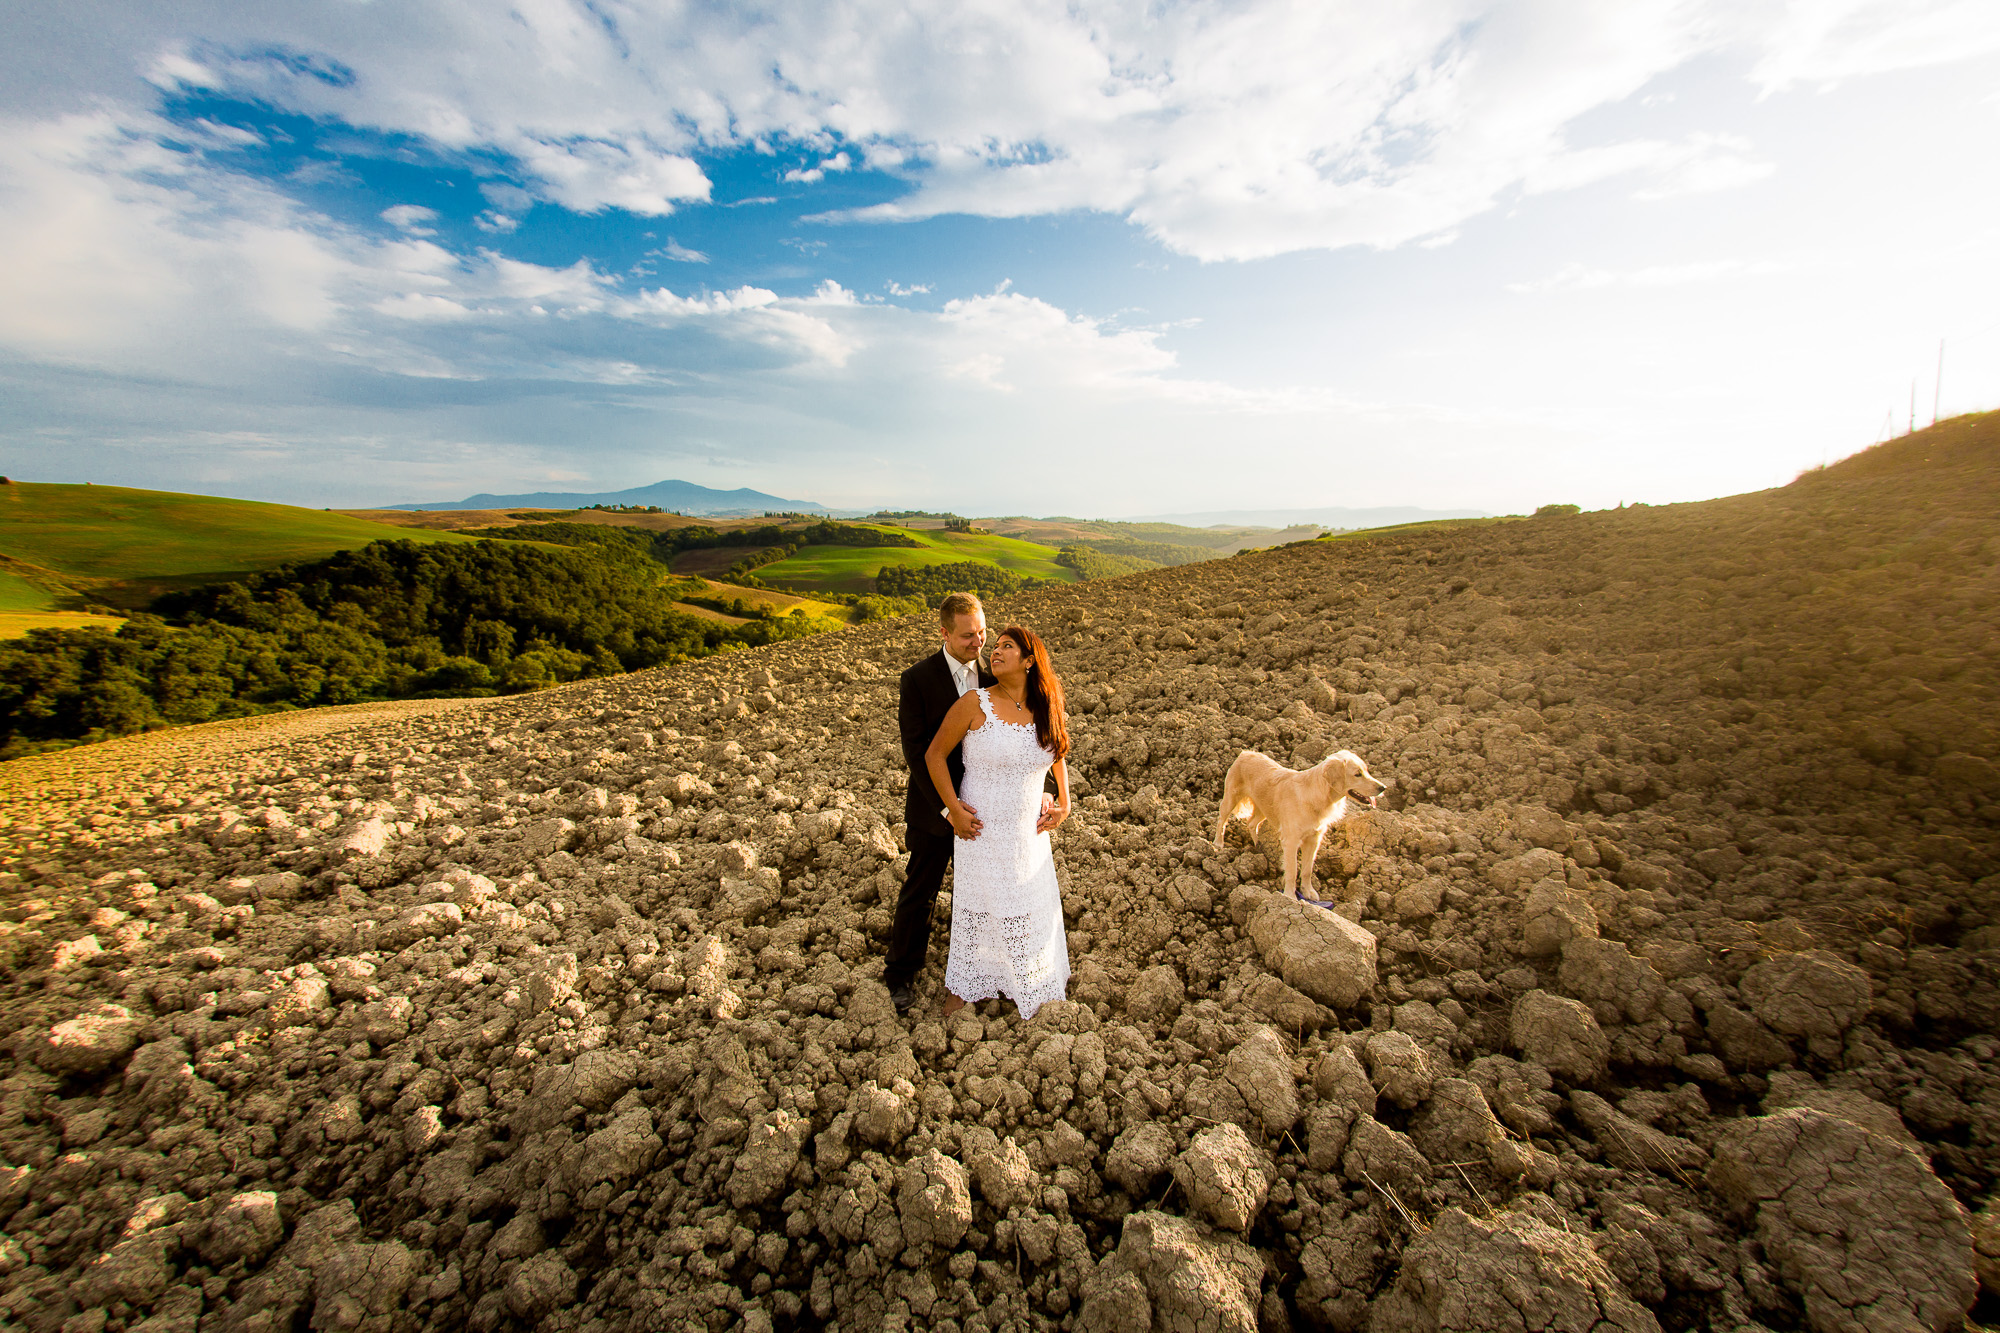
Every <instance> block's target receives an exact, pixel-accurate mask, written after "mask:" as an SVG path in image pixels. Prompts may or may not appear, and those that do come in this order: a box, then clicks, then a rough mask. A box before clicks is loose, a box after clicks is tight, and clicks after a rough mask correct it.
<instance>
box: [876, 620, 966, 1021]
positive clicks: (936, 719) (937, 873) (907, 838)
mask: <svg viewBox="0 0 2000 1333" xmlns="http://www.w3.org/2000/svg"><path fill="white" fill-rule="evenodd" d="M979 683H980V684H981V685H991V684H992V683H993V678H992V677H991V676H989V675H987V674H986V673H985V672H984V671H981V672H980V673H979ZM957 702H958V684H957V682H956V681H954V680H953V679H952V677H951V667H950V666H949V665H947V664H946V661H945V655H944V653H943V652H942V651H939V652H935V653H932V654H931V655H930V656H928V657H926V658H924V659H923V660H921V661H919V662H918V663H916V665H914V666H912V667H911V668H910V669H909V670H907V671H905V672H904V673H903V680H902V690H901V694H900V696H899V698H898V700H897V704H896V727H897V730H898V731H899V732H900V733H901V735H902V741H903V761H904V762H905V763H907V764H908V765H909V766H910V787H909V793H908V795H907V796H905V797H904V800H903V842H904V844H905V845H906V846H907V847H908V848H909V849H910V867H909V873H908V874H907V875H906V876H905V878H904V880H903V891H902V893H900V894H899V895H897V898H896V924H895V925H894V926H893V927H892V928H891V929H890V933H889V957H888V959H887V960H886V961H885V962H884V964H883V966H882V982H883V984H884V985H886V986H887V987H888V988H889V989H890V990H895V989H896V988H897V987H899V986H907V985H909V984H910V981H911V980H912V979H913V978H914V977H915V976H916V975H917V972H918V971H919V970H920V969H921V968H922V967H923V965H924V958H925V957H926V956H927V955H928V954H929V953H930V947H931V908H932V907H934V906H935V905H936V904H937V896H938V890H939V889H940V888H942V887H943V886H944V872H945V869H946V868H947V867H948V866H950V865H951V851H952V845H953V834H952V831H951V821H950V820H948V819H946V818H945V817H944V797H943V796H942V795H940V794H939V793H938V790H937V787H936V785H935V784H933V783H932V782H931V775H930V768H929V766H928V765H927V764H926V763H925V762H924V755H925V752H927V751H928V750H929V749H930V748H931V738H932V737H934V736H936V735H937V731H938V727H940V726H941V725H943V723H944V715H945V714H946V713H949V712H950V711H951V706H952V705H953V704H955V703H957ZM945 767H946V769H947V770H948V771H949V772H950V774H951V781H952V785H953V786H954V787H956V786H958V785H959V784H960V783H962V782H963V781H964V780H965V756H964V755H963V753H961V752H960V751H959V750H953V751H952V752H951V754H950V755H949V756H948V757H947V758H946V760H945Z"/></svg>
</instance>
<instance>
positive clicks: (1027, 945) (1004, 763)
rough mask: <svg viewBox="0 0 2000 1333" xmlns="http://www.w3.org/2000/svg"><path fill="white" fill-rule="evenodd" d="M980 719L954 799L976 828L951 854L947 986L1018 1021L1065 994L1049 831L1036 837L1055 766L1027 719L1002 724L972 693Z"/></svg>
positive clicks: (1065, 958)
mask: <svg viewBox="0 0 2000 1333" xmlns="http://www.w3.org/2000/svg"><path fill="white" fill-rule="evenodd" d="M979 707H980V710H981V711H982V712H984V713H985V714H986V720H985V722H984V723H983V724H982V725H981V726H980V727H979V728H978V729H977V730H975V731H968V732H966V733H965V781H964V782H963V784H962V785H961V787H960V790H959V799H961V800H963V801H964V802H965V803H966V804H967V805H969V806H971V807H972V808H973V810H975V811H976V812H977V813H978V816H979V822H980V832H979V836H978V837H977V838H974V839H973V840H972V841H970V842H967V841H966V840H965V839H963V838H960V839H958V840H957V841H956V842H955V844H954V845H953V848H952V872H951V873H952V890H951V954H950V956H949V958H948V959H947V960H946V963H945V969H944V984H945V989H947V990H949V991H950V992H951V993H952V994H953V995H956V996H958V998H959V999H961V1000H964V1001H966V1002H967V1003H972V1002H975V1001H978V1000H990V999H993V998H994V997H996V996H1001V995H1004V996H1006V997H1007V998H1008V999H1010V1000H1012V1001H1013V1002H1014V1003H1015V1005H1016V1006H1018V1007H1019V1008H1020V1010H1021V1017H1022V1018H1023V1019H1029V1018H1033V1017H1034V1016H1035V1010H1037V1009H1039V1008H1041V1007H1042V1006H1043V1005H1044V1004H1047V1003H1048V1002H1049V1001H1050V1000H1060V999H1062V998H1063V995H1064V993H1065V992H1066V991H1067V990H1068V988H1069V941H1068V940H1067V939H1066V938H1065V937H1064V935H1063V914H1062V890H1061V889H1060V888H1059V887H1058V886H1057V885H1056V863H1055V856H1054V854H1053V853H1052V852H1051V851H1050V849H1049V835H1048V834H1046V833H1037V832H1035V823H1036V821H1037V820H1038V819H1039V818H1040V817H1041V810H1042V779H1043V777H1045V776H1046V775H1047V773H1048V771H1049V767H1050V764H1051V763H1052V762H1053V759H1052V757H1051V756H1050V754H1049V752H1048V751H1047V750H1045V749H1043V748H1042V747H1041V745H1040V744H1038V743H1037V742H1036V740H1035V728H1034V726H1033V725H1032V724H1029V723H1018V722H1002V721H1001V720H1000V719H999V718H997V717H995V716H994V714H993V700H992V698H991V696H989V695H988V694H987V692H986V691H985V690H983V689H982V690H980V691H979Z"/></svg>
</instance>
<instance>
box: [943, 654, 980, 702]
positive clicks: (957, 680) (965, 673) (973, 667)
mask: <svg viewBox="0 0 2000 1333" xmlns="http://www.w3.org/2000/svg"><path fill="white" fill-rule="evenodd" d="M938 651H939V652H940V653H944V664H945V665H946V666H948V667H950V668H951V681H952V684H954V685H956V686H957V687H958V697H959V698H961V699H963V698H964V697H965V695H966V693H967V691H969V690H971V689H972V688H973V687H974V686H976V685H978V684H979V661H978V659H977V658H975V659H973V660H972V661H970V662H961V661H959V660H958V659H957V658H956V657H953V656H952V655H951V654H950V653H948V652H945V650H944V649H942V648H940V649H938Z"/></svg>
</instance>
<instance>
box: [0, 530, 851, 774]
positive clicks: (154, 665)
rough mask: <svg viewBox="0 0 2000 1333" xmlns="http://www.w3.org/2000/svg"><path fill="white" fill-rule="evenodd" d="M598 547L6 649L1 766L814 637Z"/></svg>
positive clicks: (307, 593) (462, 553) (620, 543)
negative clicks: (184, 732)
mask: <svg viewBox="0 0 2000 1333" xmlns="http://www.w3.org/2000/svg"><path fill="white" fill-rule="evenodd" d="M564 526H574V527H583V525H564ZM514 531H519V530H518V529H512V530H510V532H514ZM584 531H586V532H596V531H607V532H610V531H617V530H615V529H607V530H598V529H590V528H587V527H585V528H584ZM557 535H558V534H554V533H546V534H543V539H544V540H546V539H548V538H550V537H555V536H557ZM562 535H564V536H568V535H571V534H562ZM662 535H667V534H662ZM648 540H650V538H649V539H648ZM589 541H590V543H591V549H590V550H550V549H547V548H545V547H542V546H535V545H529V544H527V543H525V542H497V541H488V542H480V543H478V544H477V545H469V546H440V545H419V544H417V543H414V542H408V541H387V542H376V543H374V544H372V545H370V546H367V547H364V548H362V549H360V550H358V551H342V552H340V553H339V554H336V555H334V556H332V557H330V558H328V559H325V560H318V561H311V562H304V563H299V564H294V565H287V566H284V567H282V568H280V569H277V570H273V571H271V572H270V573H267V574H260V575H257V576H254V577H252V578H249V579H247V580H245V581H243V582H241V583H224V584H216V585H212V586H209V587H206V588H199V589H196V590H194V591H192V592H187V593H179V594H175V595H172V596H170V597H167V598H163V599H161V601H159V602H157V603H155V604H154V608H153V609H154V610H155V611H156V612H158V613H159V614H158V615H145V616H138V617H135V618H134V619H133V620H131V621H130V622H128V623H127V624H126V625H125V626H124V627H123V628H121V629H120V630H119V631H118V632H117V633H116V634H112V633H107V632H106V631H103V630H35V631H33V632H32V633H31V634H30V635H29V636H28V637H27V638H26V639H23V640H17V641H13V642H9V643H4V644H0V758H12V757H14V756H16V755H21V754H28V753H32V752H34V751H38V750H47V749H56V748H60V747H62V746H64V745H68V744H76V743H79V742H87V741H94V740H102V739H106V738H108V737H111V736H119V735H125V734H127V733H130V732H135V731H143V730H146V729H149V728H152V727H158V726H164V725H167V724H171V723H187V722H206V721H210V720H213V719H217V718H228V717H241V716H245V715H248V714H253V713H262V712H268V711H271V710H273V709H280V708H295V707H308V706H311V705H315V704H341V703H355V702H359V701H362V700H368V699H408V698H426V697H435V696H441V695H482V694H495V693H512V692H516V691H522V690H531V689H535V688H538V687H540V686H544V685H550V684H554V683H556V682H559V681H567V680H577V679H580V678H583V677H586V676H607V675H615V674H617V673H618V672H621V671H632V670H637V669H639V668H641V667H649V666H657V665H660V664H662V663H667V662H677V661H683V660H686V659H689V658H695V657H702V656H706V655H708V654H710V653H714V652H718V651H722V650H724V649H727V648H731V647H737V646H751V645H756V644H763V643H770V642H774V641H776V640H779V639H786V638H797V637H801V636H803V635H805V634H808V633H810V632H812V626H811V625H810V624H809V622H808V621H807V619H806V618H805V617H804V616H798V615H794V616H787V617H782V618H778V619H772V620H759V621H754V622H752V623H750V624H747V625H741V626H733V625H723V624H719V623H715V622H710V621H705V620H701V619H698V618H696V617H693V616H689V615H686V614H685V613H683V612H680V611H677V610H675V609H674V608H673V605H672V594H671V591H670V590H669V589H667V588H664V587H662V586H660V583H659V574H660V570H659V566H658V565H657V564H656V563H654V562H653V560H652V559H650V558H649V553H648V552H645V551H642V550H639V549H637V548H636V545H635V544H630V543H628V542H626V541H625V540H623V539H614V540H613V541H610V542H604V541H602V540H601V539H598V538H595V537H592V538H590V539H589ZM621 547H624V548H627V549H629V550H630V551H631V555H630V556H626V555H625V554H624V551H621V550H620V549H619V548H621ZM600 552H601V553H603V554H605V555H609V556H610V558H608V559H606V558H599V554H600ZM633 556H636V557H637V558H636V559H634V558H632V557H633ZM170 622H171V623H170Z"/></svg>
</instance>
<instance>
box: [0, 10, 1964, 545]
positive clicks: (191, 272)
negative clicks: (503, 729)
mask: <svg viewBox="0 0 2000 1333" xmlns="http://www.w3.org/2000/svg"><path fill="white" fill-rule="evenodd" d="M30 11H34V12H30ZM0 119H4V122H5V123H4V124H0V246H4V247H5V249H6V253H8V254H9V255H10V257H11V258H10V263H9V264H8V265H6V266H5V268H4V271H0V471H5V472H6V473H8V474H10V475H15V476H20V477H25V478H28V479H30V480H36V479H39V480H47V481H84V480H89V481H96V482H100V483H116V484H125V485H138V486H158V487H164V488H169V489H184V490H197V491H205V492H211V493H218V494H230V495H242V496H248V497H254V498H262V499H275V500H284V501H289V502H292V503H299V504H308V505H315V506H319V505H326V506H335V507H339V506H359V505H368V504H374V503H389V502H399V501H411V500H422V499H444V498H453V497H457V496H462V495H466V494H471V493H474V492H479V491H487V492H498V493H506V492H514V491H530V490H544V489H577V490H601V489H615V488H619V487H624V486H632V485H640V484H644V483H646V482H651V481H656V480H660V479H663V478H666V477H679V478H683V479H686V480H690V481H696V482H700V483H703V484H707V485H711V486H718V487H725V488H730V487H736V486H744V485H748V486H754V487H757V488H759V489H762V490H766V491H771V492H774V493H777V494H780V495H786V496H791V497H796V498H805V499H813V500H818V501H820V502H822V503H826V504H830V505H836V506H872V505H876V504H892V505H911V506H919V507H924V508H951V509H955V510H958V511H960V512H966V513H1014V512H1033V513H1058V512H1061V513H1083V514H1095V515H1104V516H1119V515H1133V514H1144V513H1159V512H1184V511H1190V510H1216V509H1272V508H1279V507H1292V506H1371V505H1390V504H1395V505H1423V506H1432V507H1447V506H1449V507H1471V508H1477V509H1483V510H1488V511H1493V512H1512V511H1520V510H1523V509H1526V508H1531V507H1533V506H1534V505H1536V504H1540V503H1545V502H1548V501H1553V500H1565V501H1574V502H1577V503H1582V504H1585V505H1587V506H1592V507H1595V506H1600V505H1610V504H1614V503H1617V502H1619V501H1621V500H1627V501H1629V500H1647V501H1651V502H1656V503H1658V502H1666V501H1673V500H1683V499H1698V498H1704V497H1708V496H1713V495H1720V494H1728V493H1733V492H1737V491H1743V490H1749V489H1755V488H1758V487H1762V486H1768V485H1775V484H1781V483H1782V482H1784V481H1786V480H1789V479H1790V477H1791V476H1792V475H1794V474H1795V473H1796V472H1797V471H1798V470H1800V469H1801V468H1803V467H1806V466H1810V465H1811V464H1813V463H1817V462H1820V461H1822V460H1824V459H1826V458H1829V457H1838V456H1840V455H1842V454H1845V453H1848V452H1852V451H1853V450H1855V449H1858V448H1861V447H1864V446H1866V445H1867V444H1869V443H1871V442H1873V441H1874V440H1875V439H1876V438H1878V437H1879V436H1880V435H1881V434H1882V433H1883V431H1884V430H1885V428H1887V427H1888V426H1890V425H1892V424H1893V425H1894V426H1895V427H1897V428H1900V427H1901V426H1902V425H1903V424H1906V422H1907V417H1908V412H1909V399H1910V394H1911V387H1912V384H1913V383H1915V385H1916V391H1917V398H1918V409H1919V417H1920V418H1921V419H1924V420H1927V419H1928V418H1929V416H1930V412H1931V406H1932V402H1933V395H1934V394H1936V395H1937V396H1938V399H1939V401H1940V403H1941V408H1942V410H1943V411H1944V412H1945V413H1946V414H1950V413H1952V412H1957V411H1967V410H1974V409H1986V408H1990V407H1993V406H1995V405H2000V315H1996V314H1995V313H1994V309H1995V305H1996V303H1995V301H1994V296H1995V293H1996V290H2000V282H1996V280H2000V244H1996V242H2000V185H1996V184H1995V182H1994V179H1993V177H1992V173H1991V172H1990V170H1988V166H1987V164H1989V163H1990V162H1991V161H1993V160H1995V158H1996V155H2000V14H1996V13H1995V12H1994V11H1993V7H1992V6H1991V5H1990V4H1973V3H1958V2H1956V0H1939V2H1938V3H1921V2H1917V3H1871V2H1869V0H1822V2H1819V3H1803V2H1801V3H1779V4H1768V5H1767V4H1747V5H1745V4H1729V5H1721V4H1715V5H1703V4H1689V3H1657V4H1653V3H1637V2H1635V3H1622V4H1620V5H1616V6H1604V5H1587V4H1575V3H1502V4H1493V3H1486V4H1481V3H1451V2H1448V0H1447V2H1444V3H1431V4H1421V5H1413V6H1395V7H1382V6H1358V5H1324V6H1301V5H1297V4H1295V3H1283V4H1278V3H1242V4H1237V5H1231V6H1216V5H1192V4H1190V5H1180V4H1124V3H1115V4H1114V3H1074V4H1070V3H1066V4H1041V3H986V4H968V3H955V4H944V3H937V4H922V3H911V2H910V0H902V2H900V3H890V2H888V0H838V2H832V0H829V2H828V3H822V4H815V5H812V6H803V5H766V6H751V5H728V6H723V5H691V4H685V3H676V4H665V3H637V2H630V0H628V2H627V3H613V2H611V0H595V3H591V4H588V5H585V4H578V3H573V2H572V0H525V2H523V3H516V4H512V5H508V6H498V5H492V4H484V3H476V2H474V0H411V3H407V4H402V5H396V6H390V5H385V4H361V3H339V4H321V5H313V6H287V7H277V6H263V5H259V6H252V5H247V4H232V3H225V2H221V0H216V2H211V3H199V4H197V3H182V4H171V5H140V4H105V3H95V2H94V0H79V2H78V3H75V4H72V5H65V6H61V7H39V8H37V7H30V6H16V7H13V8H12V9H10V10H9V11H8V12H7V13H6V14H5V15H4V16H0ZM1940 340H1943V341H1944V343H1945V359H1944V374H1943V381H1942V390H1941V393H1940V392H1939V389H1938V385H1937V381H1936V362H1937V356H1938V344H1939V342H1940Z"/></svg>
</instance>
